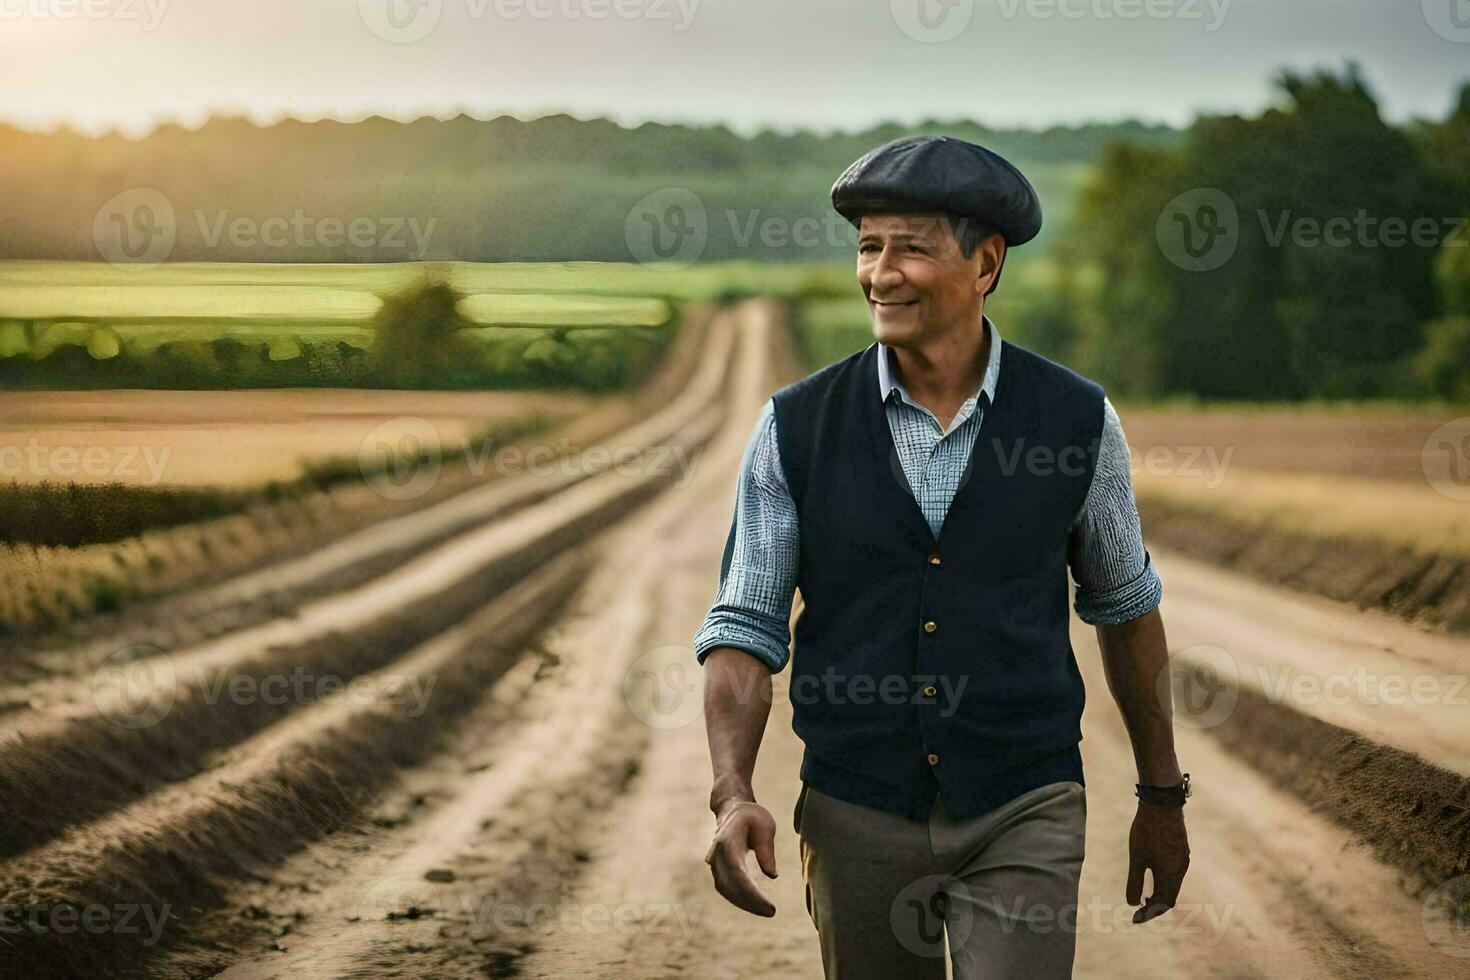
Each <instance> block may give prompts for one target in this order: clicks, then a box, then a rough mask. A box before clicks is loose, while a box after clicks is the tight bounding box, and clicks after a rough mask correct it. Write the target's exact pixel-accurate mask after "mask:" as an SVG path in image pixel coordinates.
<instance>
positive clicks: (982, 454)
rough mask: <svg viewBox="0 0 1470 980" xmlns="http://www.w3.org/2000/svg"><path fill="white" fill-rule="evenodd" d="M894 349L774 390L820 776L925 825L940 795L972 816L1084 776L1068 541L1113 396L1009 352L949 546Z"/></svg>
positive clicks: (798, 699)
mask: <svg viewBox="0 0 1470 980" xmlns="http://www.w3.org/2000/svg"><path fill="white" fill-rule="evenodd" d="M878 354H879V351H878V345H877V344H876V343H875V344H871V345H869V346H868V348H867V349H866V350H863V351H859V352H858V353H855V354H852V355H851V356H849V357H847V358H844V359H843V360H841V361H838V362H836V363H835V364H832V365H829V366H828V367H826V368H823V369H822V370H820V371H817V372H816V373H814V374H811V375H809V376H807V377H805V378H803V379H801V380H800V381H797V382H795V383H793V384H790V385H788V386H786V387H784V388H782V389H781V390H780V391H778V392H776V394H775V395H774V399H775V414H776V437H777V442H778V446H779V449H780V456H781V465H782V469H783V471H784V473H785V476H786V480H787V484H788V486H789V487H790V490H791V495H792V498H793V500H794V501H795V504H796V509H797V514H798V517H799V522H800V532H801V538H800V542H801V543H800V560H799V571H798V578H797V587H798V588H799V589H800V590H801V594H802V599H803V603H804V608H803V609H802V611H801V614H800V615H799V616H798V618H797V621H796V625H795V630H794V636H793V639H794V646H793V649H792V657H791V664H792V676H791V702H792V711H793V727H794V728H795V730H796V733H797V735H798V736H799V737H800V738H801V740H802V742H803V743H804V744H805V746H806V751H805V754H804V757H803V760H802V766H801V778H802V779H803V780H804V781H805V782H807V783H809V784H811V785H812V786H814V787H816V788H817V789H818V790H820V791H822V792H823V793H826V794H828V795H830V796H834V797H837V798H838V799H842V800H847V801H849V802H851V803H856V804H859V805H863V806H868V807H874V808H877V809H880V810H886V811H888V812H891V813H896V814H900V815H902V816H905V817H907V818H908V819H911V820H924V819H927V817H928V815H929V812H930V810H931V808H932V807H933V804H934V800H935V797H936V795H938V794H939V793H941V792H942V794H943V797H944V804H945V808H946V810H947V811H948V812H949V814H950V815H951V816H953V817H955V818H957V819H960V818H965V817H972V816H977V815H979V814H981V813H984V812H986V811H988V810H991V809H993V808H995V807H997V806H1000V805H1001V804H1003V803H1006V802H1008V801H1009V800H1012V799H1014V798H1015V797H1016V796H1019V795H1020V794H1022V793H1024V792H1027V791H1028V790H1031V789H1035V788H1037V787H1040V786H1043V785H1046V784H1047V783H1052V782H1058V781H1065V780H1072V781H1075V782H1078V783H1081V782H1082V781H1083V780H1082V757H1081V752H1080V751H1079V748H1078V743H1079V742H1080V740H1081V738H1082V731H1081V718H1082V706H1083V699H1084V692H1083V686H1082V677H1081V675H1080V674H1079V672H1078V670H1077V662H1076V658H1075V657H1074V655H1073V652H1072V646H1071V641H1070V637H1069V633H1068V628H1069V624H1070V618H1071V616H1070V614H1071V609H1070V606H1069V602H1068V595H1069V593H1068V572H1067V546H1068V539H1069V533H1070V529H1071V525H1072V520H1073V518H1074V517H1075V516H1076V514H1077V512H1078V510H1079V509H1080V508H1081V506H1082V502H1083V500H1084V499H1085V497H1086V495H1087V490H1088V487H1089V486H1090V485H1091V482H1092V473H1093V469H1094V468H1095V466H1096V462H1097V448H1098V442H1099V439H1100V437H1101V433H1102V420H1103V404H1102V403H1103V391H1102V389H1101V388H1100V387H1099V386H1098V385H1097V384H1095V383H1094V382H1092V381H1090V380H1088V379H1087V378H1084V377H1082V376H1081V375H1079V374H1077V373H1076V372H1074V371H1072V370H1070V369H1069V368H1066V367H1064V366H1062V365H1060V364H1057V363H1055V362H1053V361H1050V360H1048V359H1046V358H1044V357H1042V356H1040V355H1039V354H1036V353H1033V352H1032V351H1029V350H1027V349H1026V348H1024V347H1021V346H1019V345H1017V344H1012V343H1009V342H1007V343H1006V344H1005V347H1004V350H1003V354H1002V356H1001V368H1000V376H999V378H998V380H997V383H996V393H995V403H994V404H993V405H990V406H989V407H986V408H985V410H984V414H983V416H982V418H981V421H980V432H979V434H978V436H977V438H976V440H975V447H974V450H973V451H972V453H971V455H970V460H969V465H968V467H967V470H966V473H965V476H964V479H963V480H962V481H961V483H960V486H959V489H958V490H957V491H956V493H955V497H954V500H953V502H952V503H951V505H950V508H949V511H948V513H947V515H946V517H945V520H944V524H943V525H942V527H941V528H940V535H939V539H938V540H936V539H935V538H934V536H933V533H932V532H931V531H930V529H929V525H928V523H927V522H926V521H925V520H924V516H923V513H922V512H921V511H920V509H919V504H918V501H916V500H915V499H914V497H913V495H912V493H911V492H910V490H909V489H908V482H907V480H906V478H905V476H904V472H903V467H902V465H901V464H900V462H899V459H898V454H897V451H896V450H895V448H894V445H893V437H892V434H891V432H890V430H889V427H888V421H887V417H886V415H885V413H884V408H883V403H882V401H881V399H880V397H879V392H878V368H877V358H878Z"/></svg>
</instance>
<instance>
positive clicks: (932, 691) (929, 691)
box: [924, 684, 939, 698]
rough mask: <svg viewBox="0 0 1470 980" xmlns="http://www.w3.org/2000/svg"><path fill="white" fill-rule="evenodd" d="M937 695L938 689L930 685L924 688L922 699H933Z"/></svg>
mask: <svg viewBox="0 0 1470 980" xmlns="http://www.w3.org/2000/svg"><path fill="white" fill-rule="evenodd" d="M938 693H939V689H938V688H936V687H935V686H934V685H932V684H931V685H929V686H928V687H926V688H924V697H926V698H932V697H934V696H935V695H936V694H938Z"/></svg>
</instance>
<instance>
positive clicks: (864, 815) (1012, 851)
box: [793, 782, 1087, 980]
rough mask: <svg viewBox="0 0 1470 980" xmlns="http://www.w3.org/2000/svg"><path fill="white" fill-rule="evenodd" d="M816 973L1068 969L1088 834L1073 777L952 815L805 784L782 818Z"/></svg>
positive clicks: (929, 977)
mask: <svg viewBox="0 0 1470 980" xmlns="http://www.w3.org/2000/svg"><path fill="white" fill-rule="evenodd" d="M793 817H794V822H795V825H796V831H797V833H798V834H799V835H800V837H801V869H802V875H803V877H804V878H805V879H806V907H807V913H808V914H809V915H810V916H811V918H812V922H813V924H815V925H816V927H817V934H818V937H819V938H820V941H821V946H822V964H823V967H824V970H825V973H826V976H827V980H868V978H873V980H908V978H913V980H944V977H945V954H946V946H947V948H948V955H949V962H950V965H951V967H952V969H953V977H954V978H955V980H979V978H982V977H984V978H1006V980H1009V978H1021V977H1024V978H1026V980H1053V978H1066V977H1070V976H1071V975H1072V957H1073V953H1074V951H1075V948H1076V940H1077V891H1078V882H1079V879H1080V877H1081V874H1082V853H1083V845H1084V837H1085V834H1086V829H1087V797H1086V791H1085V790H1084V788H1083V786H1082V785H1081V784H1080V783H1075V782H1060V783H1051V784H1049V785H1046V786H1041V787H1038V788H1037V789H1034V790H1031V791H1030V792H1027V793H1023V794H1021V795H1020V796H1018V797H1016V798H1015V799H1014V800H1012V801H1010V802H1009V803H1005V804H1003V805H1001V806H999V807H997V808H995V809H994V810H991V811H990V812H988V813H984V814H981V815H980V816H978V817H972V818H970V819H968V820H958V821H957V820H953V819H951V818H950V817H949V815H948V814H947V813H946V812H945V811H944V801H943V800H942V799H940V800H936V801H935V804H934V809H933V811H932V812H931V813H930V815H929V819H928V820H927V821H912V820H908V819H906V818H904V817H901V816H898V815H896V814H892V813H886V812H884V811H882V810H875V809H872V808H870V807H864V806H858V805H856V804H853V803H847V802H845V801H843V800H839V799H837V798H835V797H832V796H828V795H827V794H825V793H822V792H820V791H819V790H817V789H815V788H813V787H812V786H810V785H807V784H806V783H803V784H802V789H801V795H800V796H799V797H798V798H797V802H796V809H795V813H794V814H793Z"/></svg>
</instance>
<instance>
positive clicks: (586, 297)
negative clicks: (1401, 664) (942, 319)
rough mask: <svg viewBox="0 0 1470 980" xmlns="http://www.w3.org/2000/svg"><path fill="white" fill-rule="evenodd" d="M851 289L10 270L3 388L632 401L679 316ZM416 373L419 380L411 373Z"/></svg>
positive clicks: (689, 278) (582, 276) (2, 292)
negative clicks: (696, 308) (764, 298)
mask: <svg viewBox="0 0 1470 980" xmlns="http://www.w3.org/2000/svg"><path fill="white" fill-rule="evenodd" d="M850 275H851V273H850V271H849V270H847V269H845V268H842V267H833V266H828V265H809V266H771V265H763V264H760V263H747V262H730V263H716V264H710V265H703V266H696V267H691V268H684V269H661V268H658V267H654V266H646V265H636V264H632V263H610V262H570V263H497V264H478V263H459V262H419V263H396V264H364V265H345V264H337V265H291V264H274V265H260V264H232V263H178V264H166V265H161V266H158V267H156V268H152V269H130V268H128V267H125V266H116V265H109V264H105V263H85V262H5V263H0V386H5V387H17V388H19V387H44V388H73V387H78V388H89V387H91V388H97V387H164V388H192V387H199V388H214V387H220V388H229V387H286V386H342V385H352V386H361V387H377V386H384V387H451V388H454V387H471V388H473V387H489V388H495V387H508V388H514V387H527V386H536V387H545V386H553V387H555V386H566V387H574V388H585V389H591V390H603V389H610V388H620V387H625V386H627V385H629V384H632V383H634V382H636V380H637V379H638V378H639V377H640V376H641V375H642V373H643V372H644V371H646V370H647V369H648V367H649V366H650V365H651V364H652V363H653V361H655V360H656V359H657V356H658V354H659V352H660V351H661V350H662V348H663V345H664V343H666V342H667V339H668V333H669V328H670V325H671V324H672V323H674V322H675V320H676V318H677V315H678V309H679V307H680V306H681V305H682V304H683V303H686V302H690V301H720V300H727V299H731V298H735V297H738V296H743V295H752V294H756V293H763V294H772V295H778V296H788V297H795V296H808V295H816V296H821V295H828V294H831V293H834V292H836V291H838V290H840V289H842V288H843V286H844V285H846V284H847V283H850V278H849V277H850ZM849 288H850V287H849ZM434 290H438V291H437V292H434ZM426 304H427V305H426ZM435 304H437V305H435ZM405 357H408V358H410V359H419V358H422V360H423V362H424V363H423V365H422V370H420V371H417V372H415V371H412V370H402V366H403V361H404V358H405ZM390 362H391V364H392V365H393V366H394V367H395V370H393V371H386V370H384V368H383V365H384V364H385V363H390Z"/></svg>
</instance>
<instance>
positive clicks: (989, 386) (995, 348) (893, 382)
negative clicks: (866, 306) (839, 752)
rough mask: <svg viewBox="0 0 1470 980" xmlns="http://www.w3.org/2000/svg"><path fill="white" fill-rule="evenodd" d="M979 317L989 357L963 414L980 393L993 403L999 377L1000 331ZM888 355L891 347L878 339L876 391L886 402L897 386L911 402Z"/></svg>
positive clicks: (984, 316)
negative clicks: (988, 337)
mask: <svg viewBox="0 0 1470 980" xmlns="http://www.w3.org/2000/svg"><path fill="white" fill-rule="evenodd" d="M980 319H981V321H982V322H983V323H984V324H985V328H986V329H987V330H989V331H990V359H989V360H988V361H986V363H985V377H983V378H981V379H980V387H979V388H977V389H976V390H975V394H973V395H971V396H970V398H968V399H967V400H966V401H965V404H964V405H963V406H962V407H961V409H960V412H961V414H963V415H965V416H968V415H969V414H970V413H971V412H972V411H973V410H974V408H975V404H976V403H977V402H978V401H979V398H980V396H981V395H982V394H983V395H984V396H985V404H986V405H993V404H995V385H996V382H997V381H998V380H999V379H1000V348H1001V339H1000V331H999V330H997V329H995V324H994V323H993V322H991V319H990V317H989V316H987V315H985V314H984V313H982V314H980ZM890 356H891V348H890V347H889V346H888V345H887V344H885V343H882V342H881V341H880V342H879V343H878V393H879V395H880V396H881V397H882V399H883V401H885V402H886V401H888V396H889V395H890V394H892V393H893V389H895V388H897V389H898V391H899V393H900V394H901V395H902V397H903V399H904V400H905V401H908V402H912V401H913V398H911V397H910V396H909V392H908V389H907V388H905V387H904V386H903V382H901V381H899V380H898V378H897V376H896V374H895V372H894V370H893V368H892V367H891V365H890V364H889V360H888V359H889V357H890Z"/></svg>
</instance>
